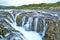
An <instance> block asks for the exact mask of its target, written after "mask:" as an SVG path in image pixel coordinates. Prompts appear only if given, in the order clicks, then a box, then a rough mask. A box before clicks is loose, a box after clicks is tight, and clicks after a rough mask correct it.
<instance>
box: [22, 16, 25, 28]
mask: <svg viewBox="0 0 60 40" xmlns="http://www.w3.org/2000/svg"><path fill="white" fill-rule="evenodd" d="M25 18H26V16H23V18H22V27H23V26H24V23H25Z"/></svg>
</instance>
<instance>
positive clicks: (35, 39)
mask: <svg viewBox="0 0 60 40" xmlns="http://www.w3.org/2000/svg"><path fill="white" fill-rule="evenodd" d="M18 15H20V13H18V14H17V15H16V16H15V17H14V16H13V14H12V17H13V18H14V22H13V23H11V22H10V21H9V20H7V19H5V21H6V22H7V23H9V24H10V25H11V26H12V27H13V28H14V29H15V30H18V31H19V32H21V33H22V34H23V35H24V37H25V39H26V40H42V38H43V37H44V36H45V31H46V29H47V24H46V25H45V27H44V29H43V32H42V36H41V35H40V34H39V33H38V32H36V30H37V22H38V18H36V19H35V20H34V28H35V29H34V30H35V31H26V30H29V29H30V30H31V24H32V21H33V18H32V17H30V18H28V21H27V23H26V24H25V26H23V25H24V22H25V16H24V17H23V19H22V21H23V22H22V26H23V27H22V26H17V24H16V18H17V16H18ZM25 29H26V30H25ZM25 39H24V40H25Z"/></svg>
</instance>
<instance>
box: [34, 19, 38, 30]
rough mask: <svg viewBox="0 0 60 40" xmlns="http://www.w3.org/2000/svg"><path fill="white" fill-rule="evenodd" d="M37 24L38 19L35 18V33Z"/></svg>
mask: <svg viewBox="0 0 60 40" xmlns="http://www.w3.org/2000/svg"><path fill="white" fill-rule="evenodd" d="M37 23H38V18H35V20H34V27H35V31H37Z"/></svg>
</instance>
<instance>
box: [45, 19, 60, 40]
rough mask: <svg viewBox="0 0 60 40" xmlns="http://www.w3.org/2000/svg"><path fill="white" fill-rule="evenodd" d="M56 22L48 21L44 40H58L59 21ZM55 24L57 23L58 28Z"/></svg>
mask: <svg viewBox="0 0 60 40" xmlns="http://www.w3.org/2000/svg"><path fill="white" fill-rule="evenodd" d="M57 21H58V22H57ZM57 21H54V20H52V21H49V27H48V30H47V31H46V35H45V40H60V26H59V24H60V22H59V21H60V20H57ZM56 23H58V27H57V26H56Z"/></svg>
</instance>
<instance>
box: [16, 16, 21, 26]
mask: <svg viewBox="0 0 60 40" xmlns="http://www.w3.org/2000/svg"><path fill="white" fill-rule="evenodd" d="M16 22H17V25H21V24H22V16H21V15H19V16H17V19H16Z"/></svg>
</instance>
